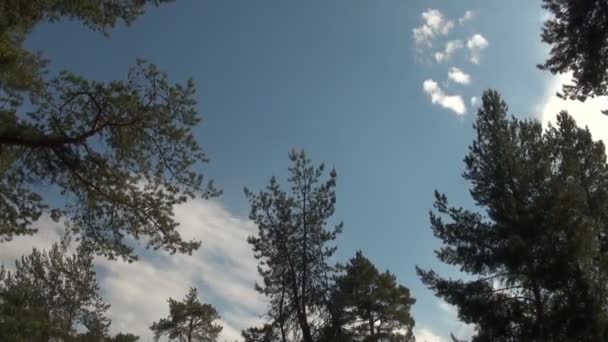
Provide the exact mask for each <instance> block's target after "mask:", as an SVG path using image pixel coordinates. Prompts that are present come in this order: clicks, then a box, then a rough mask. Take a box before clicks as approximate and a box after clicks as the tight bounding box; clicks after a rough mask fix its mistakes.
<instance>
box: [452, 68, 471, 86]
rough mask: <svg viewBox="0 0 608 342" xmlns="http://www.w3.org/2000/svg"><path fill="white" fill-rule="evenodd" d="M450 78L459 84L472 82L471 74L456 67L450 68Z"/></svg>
mask: <svg viewBox="0 0 608 342" xmlns="http://www.w3.org/2000/svg"><path fill="white" fill-rule="evenodd" d="M448 79H450V80H451V81H453V82H456V83H458V84H464V85H468V84H471V75H469V74H467V73H466V72H464V71H462V70H460V69H458V68H456V67H452V68H450V71H448Z"/></svg>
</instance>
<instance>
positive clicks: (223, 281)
mask: <svg viewBox="0 0 608 342" xmlns="http://www.w3.org/2000/svg"><path fill="white" fill-rule="evenodd" d="M175 214H176V218H177V219H178V221H179V222H180V227H179V231H180V233H181V234H182V236H183V237H184V238H185V239H190V238H194V239H197V240H202V246H201V248H200V249H199V250H198V251H197V252H195V253H193V255H191V256H188V255H181V254H176V255H168V254H167V253H164V252H160V251H158V252H152V253H145V254H144V255H143V256H142V258H141V259H140V260H139V261H137V262H134V263H131V264H129V263H126V262H122V261H108V260H106V259H104V258H97V259H96V267H97V269H98V270H100V271H101V272H99V273H98V274H99V276H98V280H99V282H100V285H101V290H102V294H103V297H104V299H105V300H106V302H108V303H109V304H111V307H110V310H109V312H108V316H109V317H110V318H111V319H112V326H111V330H112V331H114V332H118V331H123V332H132V333H135V334H137V335H139V336H140V337H141V339H142V341H149V340H150V341H151V340H152V335H151V333H150V330H149V326H150V325H151V324H152V322H153V321H157V320H158V319H160V318H163V317H166V316H167V314H168V310H169V308H168V305H167V299H168V298H169V297H172V298H174V299H181V298H183V296H184V295H185V294H186V292H187V290H188V288H189V287H190V286H196V287H197V288H198V289H199V296H200V298H201V301H204V302H208V303H212V304H214V305H215V306H216V308H217V309H218V311H219V313H220V315H221V316H222V324H223V326H224V329H223V331H222V334H221V336H220V339H219V340H221V341H223V340H228V341H234V340H240V339H241V338H240V330H242V329H244V328H246V327H248V326H251V325H256V324H259V323H260V319H259V318H258V317H259V316H260V315H261V314H262V313H263V312H264V311H265V308H266V302H265V300H264V298H263V297H261V296H260V295H259V294H258V293H257V292H255V291H254V290H253V285H254V282H255V281H256V279H257V278H258V275H257V271H256V261H255V259H254V258H253V254H252V252H251V248H250V246H249V245H248V244H247V242H246V238H247V236H249V235H250V234H252V233H253V232H254V231H255V226H254V225H253V224H252V223H251V222H250V221H248V220H244V219H241V218H238V217H235V216H233V215H231V214H230V213H229V212H228V211H227V210H225V209H224V208H223V207H221V205H219V204H218V203H216V202H213V201H205V200H194V201H191V202H189V203H187V204H184V205H180V206H178V207H176V212H175ZM40 227H41V231H40V233H38V234H37V235H35V236H33V237H23V238H16V239H15V240H14V241H11V242H8V243H4V244H3V246H2V248H1V249H0V259H1V261H2V262H3V263H5V264H10V263H12V260H14V259H15V258H16V257H18V256H20V255H22V254H24V253H29V251H30V250H31V247H32V246H33V245H37V246H39V247H40V248H48V247H49V246H50V245H51V244H52V243H53V242H55V241H57V240H58V239H59V234H60V233H59V232H60V231H61V227H60V224H56V223H54V222H52V221H50V220H42V221H40Z"/></svg>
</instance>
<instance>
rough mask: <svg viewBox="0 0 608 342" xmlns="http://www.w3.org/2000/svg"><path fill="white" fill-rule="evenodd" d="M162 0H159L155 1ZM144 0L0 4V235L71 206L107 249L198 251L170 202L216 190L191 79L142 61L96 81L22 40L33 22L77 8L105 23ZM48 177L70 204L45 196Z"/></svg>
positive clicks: (122, 253) (128, 18)
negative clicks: (57, 64) (137, 245)
mask: <svg viewBox="0 0 608 342" xmlns="http://www.w3.org/2000/svg"><path fill="white" fill-rule="evenodd" d="M160 2H163V1H152V3H154V4H158V3H160ZM145 3H146V1H143V0H142V1H135V0H132V1H128V0H121V1H114V0H112V1H110V0H103V1H97V0H83V1H65V0H64V1H62V0H54V1H53V0H46V1H44V0H34V1H17V0H9V1H8V2H7V1H4V2H2V4H0V62H1V63H0V241H3V240H9V239H11V237H13V236H15V235H22V234H32V233H34V232H35V229H34V226H33V223H34V222H35V221H36V220H38V219H39V217H40V215H41V214H42V213H43V212H45V211H48V213H49V214H50V215H51V216H52V217H53V218H55V219H58V218H59V217H60V216H61V215H65V217H66V219H67V220H68V221H69V222H71V223H72V224H71V225H70V227H71V229H72V230H73V232H74V233H77V234H78V235H79V238H80V239H82V240H85V241H88V242H91V246H92V247H93V248H94V250H95V252H96V253H98V254H101V255H105V256H107V257H109V258H115V257H123V258H127V259H130V260H132V259H134V258H135V257H136V256H135V255H134V253H133V250H132V245H129V244H127V243H126V241H125V240H126V239H128V238H135V239H140V238H141V239H143V240H144V241H145V242H146V244H147V247H149V248H154V249H157V248H163V249H165V250H168V251H170V252H171V253H175V252H182V253H191V252H192V251H193V250H195V249H196V248H198V246H199V245H200V243H199V242H198V241H184V240H182V239H181V237H180V235H179V233H178V232H177V230H176V228H177V222H176V221H175V219H174V217H173V207H174V206H175V205H176V204H179V203H183V202H185V201H187V200H188V199H190V198H194V197H195V196H197V195H201V196H203V197H204V198H207V197H210V196H215V195H218V194H219V192H218V191H217V190H215V189H214V188H213V186H212V184H211V183H209V184H205V183H204V182H203V176H202V174H200V173H199V172H198V171H197V170H196V168H197V167H198V166H200V164H201V163H205V162H207V159H206V157H205V155H204V153H203V152H202V151H201V149H200V147H199V145H198V144H197V142H196V141H195V139H194V137H193V135H192V130H193V129H194V127H196V125H198V123H199V121H200V118H199V116H198V114H197V112H196V108H195V107H196V103H195V101H194V99H193V97H194V92H195V89H194V84H193V82H192V81H191V80H190V81H188V82H187V83H186V84H184V85H180V84H172V83H171V82H170V81H169V80H168V78H167V76H166V75H165V74H164V73H162V72H160V71H159V70H158V69H157V68H156V67H155V66H154V65H151V64H149V63H146V62H145V61H138V62H137V65H136V66H135V67H133V68H132V69H131V70H130V72H129V74H128V76H127V78H126V79H125V80H116V81H111V82H96V81H90V80H86V79H84V78H83V77H80V76H78V75H75V74H73V73H70V72H68V71H63V72H61V73H59V74H58V75H56V76H54V77H49V76H48V74H49V72H48V70H47V69H46V64H47V63H46V61H45V60H44V59H43V58H42V57H41V56H40V55H38V54H35V53H32V52H29V51H27V50H25V49H24V48H23V42H24V39H25V38H26V36H27V34H29V33H30V32H31V30H32V28H33V27H34V25H36V24H37V23H39V22H41V21H45V20H47V21H48V20H50V21H57V20H60V19H62V18H71V19H76V20H79V21H81V22H82V23H83V24H84V25H86V26H88V27H90V28H92V29H94V30H100V31H104V32H105V29H107V28H110V27H112V26H113V25H114V24H115V23H116V22H117V21H119V20H122V21H124V22H126V23H130V22H132V21H133V20H134V19H135V18H136V17H137V16H138V15H139V14H141V13H143V10H144V5H145ZM41 185H42V186H47V185H48V186H50V188H51V189H53V191H57V192H59V193H60V194H62V195H65V196H64V197H63V198H64V200H65V205H59V204H56V205H57V206H58V207H57V208H52V209H51V210H49V206H48V204H47V202H46V201H45V199H44V197H43V196H42V195H41V194H40V192H39V190H40V188H41Z"/></svg>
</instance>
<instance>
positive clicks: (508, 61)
mask: <svg viewBox="0 0 608 342" xmlns="http://www.w3.org/2000/svg"><path fill="white" fill-rule="evenodd" d="M540 5H541V4H540V1H529V0H513V1H481V0H479V1H473V0H470V1H467V0H461V1H449V0H433V1H413V0H411V1H410V0H408V1H405V0H401V1H396V0H383V1H359V0H332V1H321V0H307V1H297V2H296V1H283V0H256V1H245V0H243V1H237V0H226V1H219V0H217V1H194V0H191V1H186V0H180V1H177V2H176V3H172V4H168V5H165V6H162V7H161V8H156V9H150V10H149V11H148V12H147V13H146V15H144V16H142V17H141V18H140V19H139V20H137V21H136V22H135V23H134V25H133V26H132V27H130V28H128V29H127V28H124V27H118V28H116V29H114V30H112V31H110V36H109V37H104V36H102V35H100V34H99V33H95V32H91V31H87V30H85V29H83V28H82V27H81V26H80V25H78V24H76V23H69V22H68V23H61V24H44V25H41V26H40V27H38V28H37V29H36V31H35V32H34V34H33V35H32V36H31V37H30V39H29V40H28V46H29V47H31V48H32V49H40V50H42V51H44V54H45V55H46V56H47V57H48V58H50V60H51V62H52V64H51V65H52V68H53V70H61V69H69V70H72V71H74V72H76V73H79V74H82V75H84V76H86V77H90V78H93V79H100V80H111V79H116V78H124V77H125V75H126V72H127V70H128V68H129V66H131V65H133V64H134V61H135V58H137V57H143V58H146V59H148V60H149V61H151V62H153V63H156V64H157V65H158V66H159V67H160V68H161V69H162V70H164V71H166V72H167V73H168V74H169V75H170V77H171V79H172V80H175V81H183V80H185V79H186V78H188V77H192V78H194V80H195V82H196V85H197V90H198V93H197V100H198V108H199V112H200V114H201V116H202V117H203V124H202V125H201V126H200V127H199V128H198V129H197V131H196V135H197V137H198V139H199V140H200V142H201V144H202V145H203V147H204V149H205V150H206V152H207V153H208V155H209V157H210V158H211V163H210V164H209V165H207V166H205V167H204V168H203V171H204V172H205V174H206V175H208V176H210V177H211V178H213V179H214V180H215V181H216V183H217V184H218V185H219V186H220V187H221V188H222V189H223V190H224V195H223V196H222V197H221V198H220V199H218V200H217V201H215V202H214V203H203V202H202V201H197V202H196V203H194V204H192V205H190V206H186V207H183V208H181V209H180V210H179V211H178V214H179V215H183V216H182V220H183V222H184V223H185V227H183V229H184V230H186V231H188V234H190V233H191V234H192V235H193V236H195V237H198V238H201V239H202V240H203V247H202V249H203V251H201V252H200V253H199V254H196V255H194V256H193V257H190V259H188V258H185V257H166V256H155V255H150V256H147V257H146V258H144V260H142V262H140V263H139V266H137V265H136V266H137V267H139V269H137V270H136V269H134V268H132V267H133V266H127V265H123V264H122V263H120V262H115V263H108V262H106V261H103V260H100V261H99V269H100V276H101V278H102V287H103V289H104V291H105V292H106V293H107V297H109V298H110V304H112V305H113V308H115V309H114V310H115V311H114V315H116V316H114V317H116V318H115V320H114V321H115V323H114V326H115V327H116V329H119V328H122V327H123V326H124V327H125V328H133V327H135V328H134V329H135V330H136V332H138V333H142V332H141V331H142V330H138V329H139V328H138V327H144V328H145V327H146V326H147V325H149V324H150V323H151V322H149V321H148V322H143V323H142V319H140V318H141V317H143V316H145V315H144V314H143V313H142V314H141V315H140V314H138V313H137V310H141V308H142V307H143V306H142V305H144V304H141V305H140V304H138V303H139V302H137V301H135V300H134V299H133V300H131V299H128V298H125V296H127V297H128V296H133V298H135V297H136V296H142V294H144V295H145V297H147V300H148V301H156V302H158V303H159V304H158V306H157V307H155V308H158V310H161V312H160V313H157V312H155V311H154V310H153V309H146V310H143V311H146V312H148V313H149V312H154V314H157V316H156V317H155V319H157V318H159V317H160V316H158V315H164V314H166V308H165V306H166V305H165V303H164V300H165V298H166V297H168V296H174V297H181V296H182V294H183V293H185V291H183V290H184V289H185V288H186V287H187V286H189V285H190V284H187V283H188V282H191V283H193V284H194V285H197V286H199V287H200V288H201V294H202V296H203V298H204V299H205V300H208V301H210V302H212V303H213V304H215V305H217V306H218V307H219V308H220V313H223V314H224V316H225V319H226V322H227V326H229V327H228V328H226V332H225V334H226V335H224V336H226V337H228V338H231V337H233V336H234V334H235V333H236V331H238V329H240V328H243V327H244V326H246V324H247V323H249V319H251V321H254V320H255V313H256V312H257V311H259V310H263V301H262V300H261V299H259V298H255V299H253V298H254V297H255V295H254V294H251V295H249V293H250V292H247V291H250V289H251V287H252V286H253V284H252V281H251V279H254V278H255V275H254V274H253V275H251V273H252V272H253V273H255V270H254V269H253V267H254V264H253V263H252V261H245V260H244V259H248V258H250V255H249V254H248V253H249V251H248V246H247V245H246V244H245V243H243V239H244V237H245V236H246V235H247V234H248V233H250V232H252V231H253V229H254V227H252V226H251V225H250V223H248V222H247V221H246V220H245V219H244V218H245V217H246V215H247V211H248V205H247V202H246V200H245V197H244V196H243V191H242V189H243V187H244V186H247V187H249V188H251V189H258V188H260V187H262V186H264V185H265V184H266V182H267V181H268V179H269V177H270V176H271V175H276V176H277V177H279V178H280V179H284V178H285V174H286V171H287V166H288V159H287V153H288V151H289V150H290V149H291V148H292V147H296V148H298V149H299V148H303V149H305V150H306V152H307V153H308V154H309V156H310V157H311V158H312V159H313V160H316V161H325V162H326V164H327V165H328V166H334V167H335V168H336V169H337V171H338V190H337V195H338V202H337V212H336V215H335V217H336V219H337V220H342V221H344V224H345V226H344V233H343V234H342V236H340V238H339V240H338V245H339V250H338V253H337V259H339V260H345V259H346V258H348V257H350V256H352V255H354V252H355V251H356V250H357V249H361V250H363V251H364V253H365V254H366V255H367V256H368V257H369V258H370V259H371V260H372V261H373V262H374V263H376V265H378V267H379V268H381V269H390V270H391V271H392V272H394V273H395V274H396V275H397V277H398V279H399V281H400V282H401V283H403V284H404V285H406V286H408V287H409V288H410V289H411V290H412V293H413V295H414V296H415V297H416V298H417V304H416V305H415V307H414V309H413V314H414V317H415V319H416V321H417V327H418V330H417V333H418V336H419V337H420V338H424V339H428V342H434V341H448V340H447V339H446V337H447V336H449V333H450V332H454V333H457V334H461V335H467V334H469V333H470V329H469V328H467V327H463V326H462V325H459V324H458V323H457V322H456V321H455V313H454V311H453V309H452V308H450V307H448V306H446V305H444V304H442V303H440V302H439V301H438V300H437V299H436V298H435V297H434V296H433V294H432V293H431V292H430V291H428V290H426V289H425V288H424V287H423V285H422V284H421V283H420V281H419V280H418V278H417V277H416V275H415V271H414V266H415V265H420V266H422V267H433V268H437V269H439V270H441V271H444V272H451V273H453V270H450V269H448V268H446V267H445V266H443V265H439V264H438V263H437V262H436V260H435V257H434V254H433V249H434V248H436V247H437V246H438V241H437V240H436V239H434V238H433V236H432V234H431V232H430V229H429V222H428V212H429V210H430V209H431V206H432V198H433V197H432V195H433V191H434V190H435V189H438V190H440V191H442V192H445V193H446V194H447V195H448V198H449V199H450V200H451V201H452V202H453V203H458V204H462V205H471V201H470V199H469V197H468V191H467V189H468V185H467V184H466V183H465V182H464V181H463V180H462V179H461V177H460V175H461V173H462V170H463V163H462V159H463V157H464V155H465V154H466V151H467V146H468V145H469V144H470V143H471V141H472V139H473V129H472V127H471V126H472V122H473V120H474V117H475V114H474V113H475V106H474V104H472V103H471V98H472V97H479V96H480V95H481V92H482V91H483V90H484V89H487V88H495V89H497V90H499V91H500V92H501V93H502V94H503V96H504V97H505V99H506V100H507V102H508V103H509V105H510V107H511V109H512V111H513V113H514V114H515V115H516V116H519V117H537V118H539V119H542V120H543V121H545V122H546V121H548V120H549V118H547V117H546V116H543V115H544V114H543V113H544V111H545V109H546V108H548V107H547V103H549V102H550V100H548V99H549V97H550V95H551V94H552V92H554V89H555V88H556V86H555V84H557V83H556V82H558V81H560V80H561V79H559V80H558V79H556V78H553V77H551V76H550V75H548V74H546V73H543V72H541V71H539V70H537V69H536V67H535V65H536V64H537V63H540V62H542V61H543V58H544V56H545V53H546V49H547V48H546V47H545V46H543V45H542V44H541V43H540V36H539V34H540V26H541V23H542V18H543V14H542V12H541V9H540ZM467 11H470V12H469V14H467V15H466V16H465V13H467ZM424 25H427V26H426V27H424ZM417 28H418V30H417V31H414V30H415V29H417ZM414 32H418V33H417V34H415V33H414ZM416 37H418V39H416ZM480 37H481V38H480ZM448 42H452V43H451V46H452V48H450V49H451V50H453V51H446V44H448ZM428 44H430V47H429V45H428ZM450 49H448V50H450ZM437 52H441V53H443V55H442V56H441V57H436V53H437ZM450 52H452V53H450ZM447 55H449V56H447ZM438 60H439V61H438ZM450 74H451V75H452V78H451V79H450V77H449V75H450ZM433 102H435V103H433ZM552 103H553V102H552ZM442 104H443V105H442ZM463 106H465V107H466V109H465V108H463ZM552 106H553V107H551V109H553V108H557V107H559V106H561V104H559V103H558V104H555V103H553V105H552ZM555 106H557V107H555ZM602 124H603V122H602ZM202 213H206V214H207V215H203V214H202ZM195 223H196V224H195ZM47 224H48V222H47ZM200 227H203V228H200ZM214 229H219V230H220V231H219V232H218V231H214ZM45 238H46V235H44V236H43V237H39V238H38V240H36V241H38V242H40V241H42V240H44V239H45ZM220 240H221V241H220ZM235 241H236V242H235ZM16 246H21V245H18V244H17V245H16ZM205 248H208V249H207V250H204V249H205ZM18 252H19V250H18V249H17V248H16V247H15V253H18ZM22 252H23V251H22ZM226 253H229V254H234V255H233V256H232V257H231V256H227V255H226ZM6 255H8V252H6V251H5V253H4V254H3V255H2V257H6ZM234 256H238V257H234ZM171 258H173V259H171ZM197 258H199V259H197ZM193 259H194V260H193ZM129 267H131V268H129ZM235 269H238V272H236V271H234V270H235ZM176 270H181V271H183V272H181V273H182V274H180V272H176ZM203 270H204V272H203ZM233 271H234V272H233ZM138 272H139V273H138ZM231 272H233V273H235V272H236V273H235V274H232V273H231ZM124 274H128V275H129V276H130V278H129V276H123V275H124ZM229 274H231V275H229ZM121 277H122V279H121ZM134 277H135V278H134ZM211 277H216V278H214V279H213V280H211ZM222 277H229V278H222ZM226 279H228V280H227V281H229V282H232V283H234V284H230V285H222V282H221V281H220V280H226ZM172 281H173V282H172ZM237 283H238V286H237V285H235V284H237ZM138 284H140V285H141V286H140V285H138ZM232 285H234V286H235V288H234V289H233V292H230V291H228V292H226V291H227V289H228V288H229V287H230V286H232ZM129 286H130V287H129ZM137 286H140V287H137ZM141 287H144V288H141ZM128 289H130V290H128ZM245 289H247V291H246V290H245ZM119 290H122V293H120V292H121V291H119ZM112 291H114V292H112ZM129 291H130V292H129ZM245 294H246V295H245ZM238 295H242V296H243V298H241V297H239V296H238ZM145 297H144V298H142V301H143V300H144V299H145ZM235 298H240V299H239V300H238V301H237V300H235ZM241 299H242V300H243V301H247V300H250V301H251V302H249V303H247V304H246V305H245V304H244V303H242V302H241V303H239V301H240V300H241ZM125 303H127V304H125ZM145 305H148V304H145ZM119 309H121V310H129V309H130V310H131V311H132V312H133V313H132V314H131V315H130V316H129V317H127V316H128V315H127V316H124V315H126V314H124V313H122V315H123V316H119V314H118V313H117V312H118V311H119ZM162 310H165V311H162ZM142 315H143V316H142ZM145 317H148V316H145ZM150 317H154V316H150ZM244 317H247V319H248V320H246V323H243V321H244V320H241V318H244ZM117 318H118V319H124V320H125V321H128V322H131V323H128V324H127V323H124V322H123V323H120V322H118V319H117ZM121 324H122V325H121ZM146 324H147V325H146ZM142 334H143V333H142ZM464 337H466V336H464ZM144 340H147V338H144Z"/></svg>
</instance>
